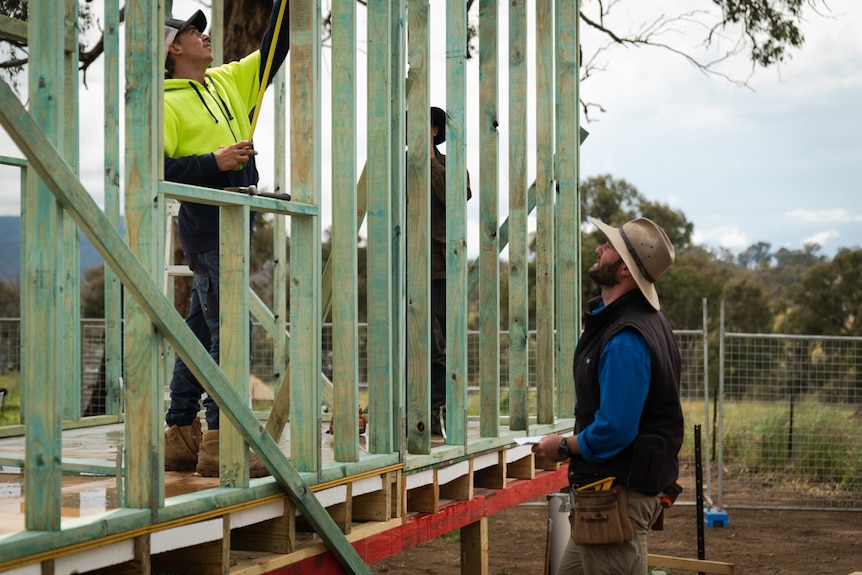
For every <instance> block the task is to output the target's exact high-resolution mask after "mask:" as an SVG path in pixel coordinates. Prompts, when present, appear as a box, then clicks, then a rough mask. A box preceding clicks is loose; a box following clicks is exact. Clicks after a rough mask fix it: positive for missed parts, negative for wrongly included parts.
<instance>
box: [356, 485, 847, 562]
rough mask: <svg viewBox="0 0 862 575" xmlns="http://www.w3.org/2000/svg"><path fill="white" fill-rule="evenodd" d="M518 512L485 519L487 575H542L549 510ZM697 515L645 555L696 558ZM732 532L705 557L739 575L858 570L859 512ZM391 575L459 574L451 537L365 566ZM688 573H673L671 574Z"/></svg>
mask: <svg viewBox="0 0 862 575" xmlns="http://www.w3.org/2000/svg"><path fill="white" fill-rule="evenodd" d="M538 503H539V505H522V506H519V507H514V508H511V509H508V510H506V511H504V512H502V513H498V514H496V515H494V516H492V517H491V518H490V519H489V527H488V531H489V545H490V551H489V564H490V573H491V574H492V575H543V574H544V573H545V546H546V541H547V531H548V528H547V525H548V508H547V505H546V504H544V505H543V503H544V502H538ZM695 515H696V510H695V508H694V507H692V506H677V507H674V508H672V509H671V510H669V512H668V513H667V516H666V518H665V525H664V530H663V531H653V532H651V533H650V540H649V551H650V553H654V554H659V555H671V556H675V557H687V558H697V528H696V523H695V521H696V517H695ZM728 519H729V522H730V525H729V526H728V527H724V528H718V527H711V528H706V529H704V540H705V551H706V554H705V557H706V559H709V560H713V561H723V562H727V563H733V564H734V566H735V571H736V573H737V574H739V575H773V574H782V575H784V574H786V575H792V574H799V575H814V574H817V575H849V574H850V573H853V572H854V571H862V513H859V512H841V511H834V512H811V511H759V510H743V509H738V510H732V509H731V510H728ZM371 570H372V572H374V573H386V574H390V575H457V574H459V573H460V572H461V571H460V543H459V542H458V540H457V538H456V537H454V536H452V537H448V538H439V539H435V540H433V541H429V542H428V543H425V544H423V545H420V546H419V547H415V548H413V549H410V550H408V551H405V552H403V553H400V554H398V555H395V556H393V557H390V558H388V559H385V560H383V561H378V562H377V563H374V564H372V565H371ZM681 573H688V572H683V571H679V570H674V571H673V574H674V575H680V574H681Z"/></svg>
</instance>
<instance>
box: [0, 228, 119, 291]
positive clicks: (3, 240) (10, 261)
mask: <svg viewBox="0 0 862 575" xmlns="http://www.w3.org/2000/svg"><path fill="white" fill-rule="evenodd" d="M120 228H121V229H122V222H121V223H120ZM79 236H80V238H81V274H82V275H83V274H84V272H85V271H87V270H88V269H90V268H94V267H96V266H100V265H102V263H104V260H102V256H101V255H99V252H97V251H96V248H94V247H93V244H92V243H91V242H90V240H89V239H87V237H86V236H85V235H84V234H79ZM20 240H21V218H19V217H18V216H0V280H6V281H13V282H15V283H18V278H19V276H20V274H21V244H20Z"/></svg>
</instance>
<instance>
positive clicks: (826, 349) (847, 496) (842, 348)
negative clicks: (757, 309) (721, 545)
mask: <svg viewBox="0 0 862 575" xmlns="http://www.w3.org/2000/svg"><path fill="white" fill-rule="evenodd" d="M720 377H721V382H720V387H721V388H722V393H721V395H720V397H721V405H720V412H721V421H722V429H721V431H722V432H721V435H720V437H719V440H720V456H721V459H720V460H719V462H720V465H721V470H722V472H723V476H722V484H721V490H720V492H719V494H720V496H721V497H722V498H723V503H724V504H725V505H726V506H733V507H743V506H753V507H764V506H769V507H782V506H786V507H794V508H797V507H801V508H828V509H835V508H847V509H851V508H852V509H862V338H850V337H822V336H821V337H818V336H791V335H763V334H742V333H726V334H724V338H723V357H722V359H721V375H720Z"/></svg>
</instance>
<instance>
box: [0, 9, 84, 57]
mask: <svg viewBox="0 0 862 575" xmlns="http://www.w3.org/2000/svg"><path fill="white" fill-rule="evenodd" d="M67 32H68V30H67ZM0 38H3V39H5V40H9V41H12V42H18V43H20V44H27V43H28V40H27V22H22V21H21V20H16V19H15V18H10V17H9V16H7V15H5V14H0ZM63 42H64V44H63V50H64V51H65V52H77V50H78V32H77V30H76V31H75V32H74V35H73V34H68V33H67V34H66V35H65V36H63Z"/></svg>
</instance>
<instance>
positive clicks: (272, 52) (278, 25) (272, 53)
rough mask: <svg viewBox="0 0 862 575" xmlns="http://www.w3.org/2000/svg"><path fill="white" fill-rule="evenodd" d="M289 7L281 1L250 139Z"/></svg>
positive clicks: (252, 120)
mask: <svg viewBox="0 0 862 575" xmlns="http://www.w3.org/2000/svg"><path fill="white" fill-rule="evenodd" d="M285 6H287V2H286V1H285V0H281V4H280V5H279V7H278V17H277V18H276V20H275V30H274V31H273V35H272V43H271V44H270V45H269V54H267V55H266V64H265V65H264V67H263V77H262V78H261V81H260V90H259V91H258V93H257V103H256V104H255V105H254V115H253V116H252V118H251V130H249V133H248V139H249V140H253V139H254V129H255V128H256V127H257V118H258V116H260V106H261V104H262V103H263V93H264V92H266V85H267V79H268V78H269V71H270V70H271V69H272V59H273V58H274V57H275V46H276V44H278V33H279V32H280V31H281V21H282V20H284V8H285Z"/></svg>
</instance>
